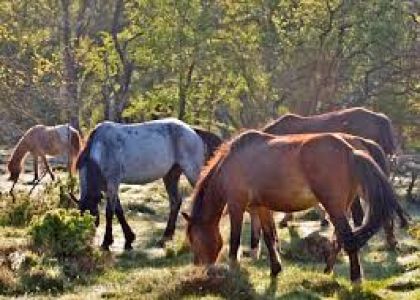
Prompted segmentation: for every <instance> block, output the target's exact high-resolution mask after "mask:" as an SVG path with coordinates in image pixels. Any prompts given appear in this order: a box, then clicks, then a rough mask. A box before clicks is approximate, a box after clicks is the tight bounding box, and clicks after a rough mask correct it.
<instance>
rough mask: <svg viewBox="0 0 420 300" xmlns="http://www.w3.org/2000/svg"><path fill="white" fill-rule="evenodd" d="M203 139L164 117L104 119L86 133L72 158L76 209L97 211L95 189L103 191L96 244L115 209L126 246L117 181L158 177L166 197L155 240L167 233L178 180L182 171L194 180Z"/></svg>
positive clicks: (108, 235) (127, 231)
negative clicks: (76, 183)
mask: <svg viewBox="0 0 420 300" xmlns="http://www.w3.org/2000/svg"><path fill="white" fill-rule="evenodd" d="M205 155H206V151H205V145H204V142H203V140H202V138H200V136H199V135H198V134H197V133H196V132H195V131H194V130H193V129H191V128H190V127H189V126H188V125H187V124H185V123H184V122H182V121H179V120H177V119H173V118H168V119H162V120H155V121H149V122H144V123H137V124H130V125H126V124H119V123H113V122H104V123H101V124H99V125H98V126H96V128H95V129H94V130H93V131H92V133H91V134H90V136H89V138H88V141H87V144H86V147H85V148H84V150H83V151H82V152H81V154H80V156H79V159H78V161H77V168H78V169H79V177H80V191H81V195H80V201H79V209H80V210H81V211H82V212H84V211H85V210H89V211H90V213H91V214H92V215H94V216H96V217H97V220H96V224H97V225H98V224H99V213H98V204H99V201H100V200H101V192H105V194H106V200H107V202H106V214H105V215H106V231H105V236H104V240H103V243H102V246H101V247H102V249H104V250H109V246H110V245H111V244H112V243H113V237H112V218H113V215H114V213H115V214H116V216H117V218H118V221H119V223H120V224H121V227H122V230H123V232H124V237H125V246H124V247H125V249H127V250H129V249H131V248H132V246H131V244H132V242H133V241H134V239H135V235H134V233H133V232H132V230H131V228H130V226H129V225H128V223H127V221H126V219H125V217H124V212H123V209H122V207H121V203H120V200H119V197H118V187H119V185H120V184H121V183H128V184H145V183H149V182H152V181H155V180H157V179H160V178H163V182H164V184H165V188H166V191H167V193H168V195H169V200H170V213H169V219H168V223H167V226H166V229H165V232H164V234H163V237H162V239H161V240H160V242H159V244H160V245H162V246H163V245H164V243H165V242H166V241H167V240H169V239H171V238H172V236H173V234H174V231H175V224H176V219H177V216H178V212H179V209H180V206H181V202H182V198H181V196H180V195H179V194H178V180H179V176H180V174H181V172H182V173H184V175H185V176H186V177H187V179H188V181H189V182H190V184H191V185H194V184H195V183H196V181H197V179H198V176H199V174H200V169H201V167H202V166H203V163H204V160H205Z"/></svg>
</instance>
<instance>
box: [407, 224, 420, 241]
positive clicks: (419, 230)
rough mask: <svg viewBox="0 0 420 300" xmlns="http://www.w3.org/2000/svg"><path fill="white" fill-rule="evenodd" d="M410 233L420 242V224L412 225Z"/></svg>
mask: <svg viewBox="0 0 420 300" xmlns="http://www.w3.org/2000/svg"><path fill="white" fill-rule="evenodd" d="M408 233H409V234H410V235H411V236H412V237H413V238H414V239H416V240H417V241H420V222H416V223H415V224H413V225H410V229H409V230H408Z"/></svg>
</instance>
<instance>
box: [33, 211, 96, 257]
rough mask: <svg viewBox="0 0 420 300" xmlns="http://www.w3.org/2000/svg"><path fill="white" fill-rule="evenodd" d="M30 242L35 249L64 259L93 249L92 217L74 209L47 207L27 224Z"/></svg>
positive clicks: (93, 231) (90, 251)
mask: <svg viewBox="0 0 420 300" xmlns="http://www.w3.org/2000/svg"><path fill="white" fill-rule="evenodd" d="M29 234H30V236H31V242H32V245H33V247H34V249H36V251H38V252H39V253H44V254H46V255H49V256H52V257H57V258H59V259H64V258H66V257H82V256H84V255H89V253H92V251H93V246H92V242H93V238H94V235H95V225H94V218H93V217H92V216H90V215H88V214H84V215H83V216H81V215H80V212H79V211H77V210H69V211H66V210H63V209H57V210H53V211H48V212H47V213H46V214H45V215H44V216H41V217H39V218H38V219H37V220H36V221H34V222H33V223H32V224H31V228H30V230H29Z"/></svg>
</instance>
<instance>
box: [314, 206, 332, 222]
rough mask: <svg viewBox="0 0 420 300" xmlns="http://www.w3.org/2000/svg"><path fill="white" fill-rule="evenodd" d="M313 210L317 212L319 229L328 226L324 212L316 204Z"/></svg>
mask: <svg viewBox="0 0 420 300" xmlns="http://www.w3.org/2000/svg"><path fill="white" fill-rule="evenodd" d="M315 210H316V211H317V212H318V214H319V216H320V219H321V223H320V224H321V227H325V226H328V224H329V222H328V220H327V214H326V213H325V210H324V209H323V208H322V207H321V206H320V205H319V204H318V205H317V206H315Z"/></svg>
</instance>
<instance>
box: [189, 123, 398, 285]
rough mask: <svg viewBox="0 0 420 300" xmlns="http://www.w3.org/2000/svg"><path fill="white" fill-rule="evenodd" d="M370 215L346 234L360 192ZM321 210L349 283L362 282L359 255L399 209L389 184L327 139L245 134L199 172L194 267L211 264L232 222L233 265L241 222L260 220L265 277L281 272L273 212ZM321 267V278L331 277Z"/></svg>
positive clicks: (345, 146) (358, 156) (362, 159)
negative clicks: (225, 219) (225, 220)
mask: <svg viewBox="0 0 420 300" xmlns="http://www.w3.org/2000/svg"><path fill="white" fill-rule="evenodd" d="M359 190H361V193H362V194H363V196H364V199H366V202H367V205H368V207H369V209H368V214H367V217H366V220H365V222H364V223H363V224H362V226H360V227H359V228H357V229H356V230H354V231H352V228H351V226H350V224H349V221H348V218H347V215H348V213H349V210H350V207H351V204H352V202H353V200H354V198H355V195H356V194H357V193H358V191H359ZM316 203H320V204H322V206H323V207H324V208H325V210H326V211H327V212H328V213H329V215H330V218H331V222H332V224H333V225H334V227H335V236H336V242H335V243H334V244H333V245H334V247H335V248H336V249H337V250H339V249H340V248H341V247H344V250H345V251H346V253H347V255H348V256H349V259H350V278H351V280H352V282H354V283H356V282H360V281H361V279H362V276H361V274H362V273H361V268H360V262H359V249H360V248H361V247H362V246H363V245H364V244H365V243H366V242H367V241H368V240H369V239H370V238H371V237H372V236H373V235H374V234H375V233H376V232H377V231H378V230H379V228H380V227H381V226H382V224H383V223H384V222H385V221H387V220H389V219H390V218H392V216H393V214H394V212H395V210H396V207H397V206H398V203H397V200H396V197H395V194H394V191H393V189H392V186H391V184H390V183H389V181H388V178H387V176H386V175H385V174H384V173H383V172H382V170H381V168H380V167H379V166H378V165H377V164H376V163H375V161H374V160H373V159H372V158H371V157H370V156H368V155H367V154H366V153H365V152H363V151H360V150H356V149H354V148H353V147H352V146H351V145H350V144H349V143H348V142H346V141H345V140H344V139H343V138H342V137H340V136H339V135H336V134H333V133H322V134H300V135H286V136H275V135H271V134H267V133H263V132H259V131H255V130H250V131H246V132H244V133H242V134H240V135H239V136H238V137H236V138H234V139H233V140H232V141H231V142H228V143H225V144H223V145H222V146H221V147H220V150H218V152H217V153H216V154H215V156H214V157H213V159H212V160H211V161H210V162H209V163H208V165H207V167H206V168H205V169H204V170H203V171H202V174H201V176H200V179H199V181H198V183H197V185H196V187H195V189H194V193H193V200H192V211H191V214H190V215H188V214H187V213H183V216H184V218H185V219H186V221H187V239H188V241H189V243H190V248H191V251H192V252H193V261H194V264H198V265H209V264H214V263H215V262H216V260H217V258H218V256H219V253H220V250H221V248H222V245H223V241H222V237H221V234H220V229H219V222H220V218H221V215H222V213H223V210H224V207H225V205H227V209H228V211H229V217H230V250H229V259H230V260H231V263H232V264H233V265H236V264H237V260H238V257H237V256H238V249H239V245H240V238H241V230H242V221H243V215H244V212H245V210H246V209H247V208H248V207H250V208H252V209H254V210H255V211H257V212H258V215H259V217H260V221H261V225H262V228H263V232H264V240H265V243H266V245H267V248H268V253H269V257H270V264H271V275H272V276H274V277H275V276H277V274H278V273H279V272H280V271H281V264H280V259H279V253H278V249H277V233H276V227H275V224H274V220H273V216H272V213H271V211H283V212H293V211H300V210H304V209H308V208H310V207H312V206H313V205H314V204H316ZM329 267H330V266H327V268H326V269H325V272H331V271H332V268H329Z"/></svg>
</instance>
